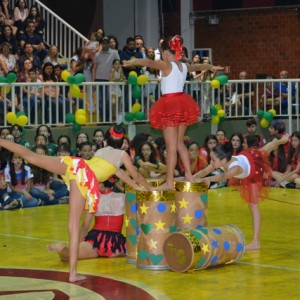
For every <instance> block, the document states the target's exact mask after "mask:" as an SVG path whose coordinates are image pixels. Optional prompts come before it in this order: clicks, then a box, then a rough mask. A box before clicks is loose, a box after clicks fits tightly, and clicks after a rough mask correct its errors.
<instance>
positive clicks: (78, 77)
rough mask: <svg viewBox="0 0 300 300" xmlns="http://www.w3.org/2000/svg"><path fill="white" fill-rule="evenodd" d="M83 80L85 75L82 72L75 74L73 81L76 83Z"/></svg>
mask: <svg viewBox="0 0 300 300" xmlns="http://www.w3.org/2000/svg"><path fill="white" fill-rule="evenodd" d="M84 81H85V77H84V75H83V74H82V73H78V74H76V75H75V83H76V84H81V83H83V82H84Z"/></svg>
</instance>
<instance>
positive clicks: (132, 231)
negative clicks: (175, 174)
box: [124, 179, 164, 264]
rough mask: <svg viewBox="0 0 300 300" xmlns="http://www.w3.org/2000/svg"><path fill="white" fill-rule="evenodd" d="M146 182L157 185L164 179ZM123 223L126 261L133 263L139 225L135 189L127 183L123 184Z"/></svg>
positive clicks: (134, 261) (135, 254)
mask: <svg viewBox="0 0 300 300" xmlns="http://www.w3.org/2000/svg"><path fill="white" fill-rule="evenodd" d="M147 182H148V183H149V184H150V185H151V186H153V187H158V186H160V185H161V184H162V183H163V182H164V181H163V180H158V179H155V180H154V179H153V180H152V179H149V180H147ZM124 223H125V231H126V261H127V262H128V263H131V264H135V263H136V256H137V237H138V235H139V226H138V224H137V203H136V191H135V190H134V189H133V188H132V187H131V186H130V185H128V184H126V185H125V219H124Z"/></svg>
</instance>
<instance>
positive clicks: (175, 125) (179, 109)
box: [123, 35, 223, 190]
mask: <svg viewBox="0 0 300 300" xmlns="http://www.w3.org/2000/svg"><path fill="white" fill-rule="evenodd" d="M161 49H162V50H161V51H162V53H161V56H162V60H160V61H155V60H150V59H135V58H134V59H131V60H128V61H124V62H123V66H124V67H130V66H146V67H150V68H153V69H156V70H160V71H161V75H162V76H161V92H162V97H161V98H160V99H158V101H157V102H155V104H154V105H153V106H152V107H151V109H150V115H149V118H150V124H151V126H152V127H153V128H157V129H162V131H163V136H164V139H165V143H166V150H167V179H166V183H164V184H163V185H161V186H160V187H159V188H158V189H159V190H170V189H174V183H173V182H174V170H175V167H176V163H177V152H178V153H179V156H180V158H181V161H182V163H183V165H184V171H185V178H186V180H188V181H192V180H193V176H192V173H191V166H190V157H189V152H188V150H187V148H186V146H185V144H184V135H185V132H186V129H187V126H189V125H191V124H194V123H197V122H198V116H199V115H200V109H199V106H198V104H197V103H196V102H195V100H194V99H193V98H192V97H191V96H190V95H188V94H186V93H184V92H183V87H184V84H185V80H186V76H187V72H194V71H202V70H204V71H205V70H210V71H213V72H215V71H218V70H222V69H223V68H222V67H216V66H212V65H209V64H193V65H191V64H189V63H183V62H180V60H181V59H182V57H183V39H182V37H180V36H179V35H175V36H174V37H169V38H167V39H165V40H164V41H163V43H162V45H161Z"/></svg>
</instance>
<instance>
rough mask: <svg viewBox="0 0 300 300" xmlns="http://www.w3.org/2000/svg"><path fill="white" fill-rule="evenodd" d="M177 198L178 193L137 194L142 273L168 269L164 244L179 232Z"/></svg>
mask: <svg viewBox="0 0 300 300" xmlns="http://www.w3.org/2000/svg"><path fill="white" fill-rule="evenodd" d="M174 194H175V191H151V192H150V191H136V198H137V203H138V205H137V206H138V211H137V220H138V224H139V228H140V233H139V235H138V243H137V267H138V268H140V269H147V270H166V269H168V265H167V263H166V260H165V258H164V255H163V244H164V241H165V239H166V237H167V236H168V235H169V234H170V233H172V232H175V231H176V226H175V203H174V197H175V195H174Z"/></svg>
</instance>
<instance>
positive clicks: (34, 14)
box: [25, 5, 46, 36]
mask: <svg viewBox="0 0 300 300" xmlns="http://www.w3.org/2000/svg"><path fill="white" fill-rule="evenodd" d="M29 22H33V23H34V27H35V31H34V33H36V34H39V35H40V36H43V35H44V30H45V27H46V22H45V20H44V19H43V18H42V16H41V13H40V10H39V8H38V7H37V6H36V5H32V6H31V7H30V10H29V15H28V17H27V18H26V20H25V28H26V27H27V25H28V23H29Z"/></svg>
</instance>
